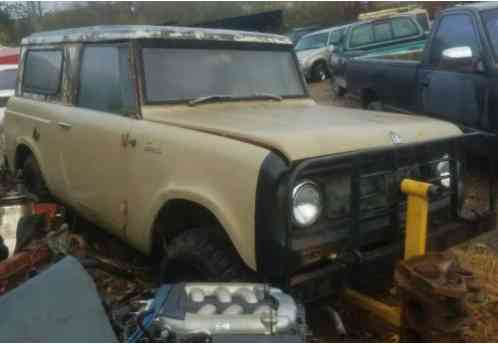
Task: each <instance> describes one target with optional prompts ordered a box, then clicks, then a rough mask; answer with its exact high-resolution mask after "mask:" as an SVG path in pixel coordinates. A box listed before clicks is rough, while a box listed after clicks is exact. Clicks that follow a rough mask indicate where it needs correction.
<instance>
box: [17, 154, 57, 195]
mask: <svg viewBox="0 0 498 344" xmlns="http://www.w3.org/2000/svg"><path fill="white" fill-rule="evenodd" d="M22 174H23V180H24V185H25V186H26V189H27V190H28V192H29V193H31V194H34V195H35V196H37V197H38V198H39V200H40V201H46V200H49V199H50V191H49V190H48V187H47V184H46V183H45V179H43V175H42V172H41V169H40V166H39V165H38V162H37V161H36V159H35V157H34V156H33V155H30V156H28V157H27V158H26V160H25V161H24V165H23V170H22Z"/></svg>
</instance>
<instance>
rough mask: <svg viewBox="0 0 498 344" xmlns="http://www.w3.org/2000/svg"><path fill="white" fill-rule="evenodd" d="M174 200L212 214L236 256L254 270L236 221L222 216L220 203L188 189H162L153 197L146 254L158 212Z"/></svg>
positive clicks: (252, 255)
mask: <svg viewBox="0 0 498 344" xmlns="http://www.w3.org/2000/svg"><path fill="white" fill-rule="evenodd" d="M175 200H184V201H188V202H192V203H194V204H198V205H199V206H202V207H204V208H205V209H207V210H208V211H210V212H211V214H213V216H214V217H215V218H216V220H217V221H218V222H219V223H220V225H221V226H222V227H223V229H224V230H225V232H226V234H227V236H228V237H229V239H230V241H231V242H232V244H233V246H234V247H235V250H236V251H237V253H238V255H239V256H240V257H241V259H242V260H243V261H244V263H245V264H246V265H247V266H249V267H250V268H252V269H254V270H256V261H255V252H252V254H251V252H249V251H248V250H247V249H246V250H244V242H243V238H242V237H241V236H240V235H238V234H237V231H236V230H234V228H235V227H236V226H237V224H236V221H231V220H230V218H231V216H226V215H223V214H226V210H224V211H221V207H220V205H219V203H220V202H217V201H214V200H213V199H212V198H210V197H206V196H204V195H203V194H202V193H200V192H193V191H191V190H190V189H189V190H184V189H179V188H175V189H173V188H170V189H167V190H164V189H163V190H162V192H159V194H158V195H157V196H156V197H155V201H154V203H153V206H152V207H151V208H150V209H151V210H150V212H149V214H148V215H147V219H148V220H147V221H148V223H147V225H146V226H145V228H148V232H147V239H146V243H145V244H146V245H147V249H146V250H147V252H152V248H153V244H154V243H153V233H154V230H155V228H154V226H155V222H156V219H157V218H158V215H159V212H160V211H161V209H163V207H164V206H165V205H166V204H168V202H170V201H175Z"/></svg>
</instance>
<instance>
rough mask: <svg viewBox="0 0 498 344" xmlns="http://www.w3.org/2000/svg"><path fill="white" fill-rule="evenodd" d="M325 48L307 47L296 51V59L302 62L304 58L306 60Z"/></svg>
mask: <svg viewBox="0 0 498 344" xmlns="http://www.w3.org/2000/svg"><path fill="white" fill-rule="evenodd" d="M326 49H327V48H326V47H323V48H318V49H307V50H299V51H296V55H297V59H298V60H299V62H303V61H304V60H306V59H308V58H310V57H312V56H314V55H318V54H321V53H322V52H323V51H325V50H326Z"/></svg>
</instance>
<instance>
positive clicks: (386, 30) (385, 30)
mask: <svg viewBox="0 0 498 344" xmlns="http://www.w3.org/2000/svg"><path fill="white" fill-rule="evenodd" d="M373 29H374V36H375V42H376V43H380V42H385V41H390V40H392V39H393V35H392V31H391V24H389V23H387V22H386V23H376V24H374V27H373Z"/></svg>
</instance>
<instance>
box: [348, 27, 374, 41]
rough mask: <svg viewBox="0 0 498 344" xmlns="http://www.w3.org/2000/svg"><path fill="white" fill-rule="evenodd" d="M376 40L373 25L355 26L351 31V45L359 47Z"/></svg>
mask: <svg viewBox="0 0 498 344" xmlns="http://www.w3.org/2000/svg"><path fill="white" fill-rule="evenodd" d="M373 42H374V35H373V30H372V25H370V24H368V25H361V26H358V27H355V28H354V29H353V32H352V33H351V46H352V47H358V46H360V45H366V44H371V43H373Z"/></svg>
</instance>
